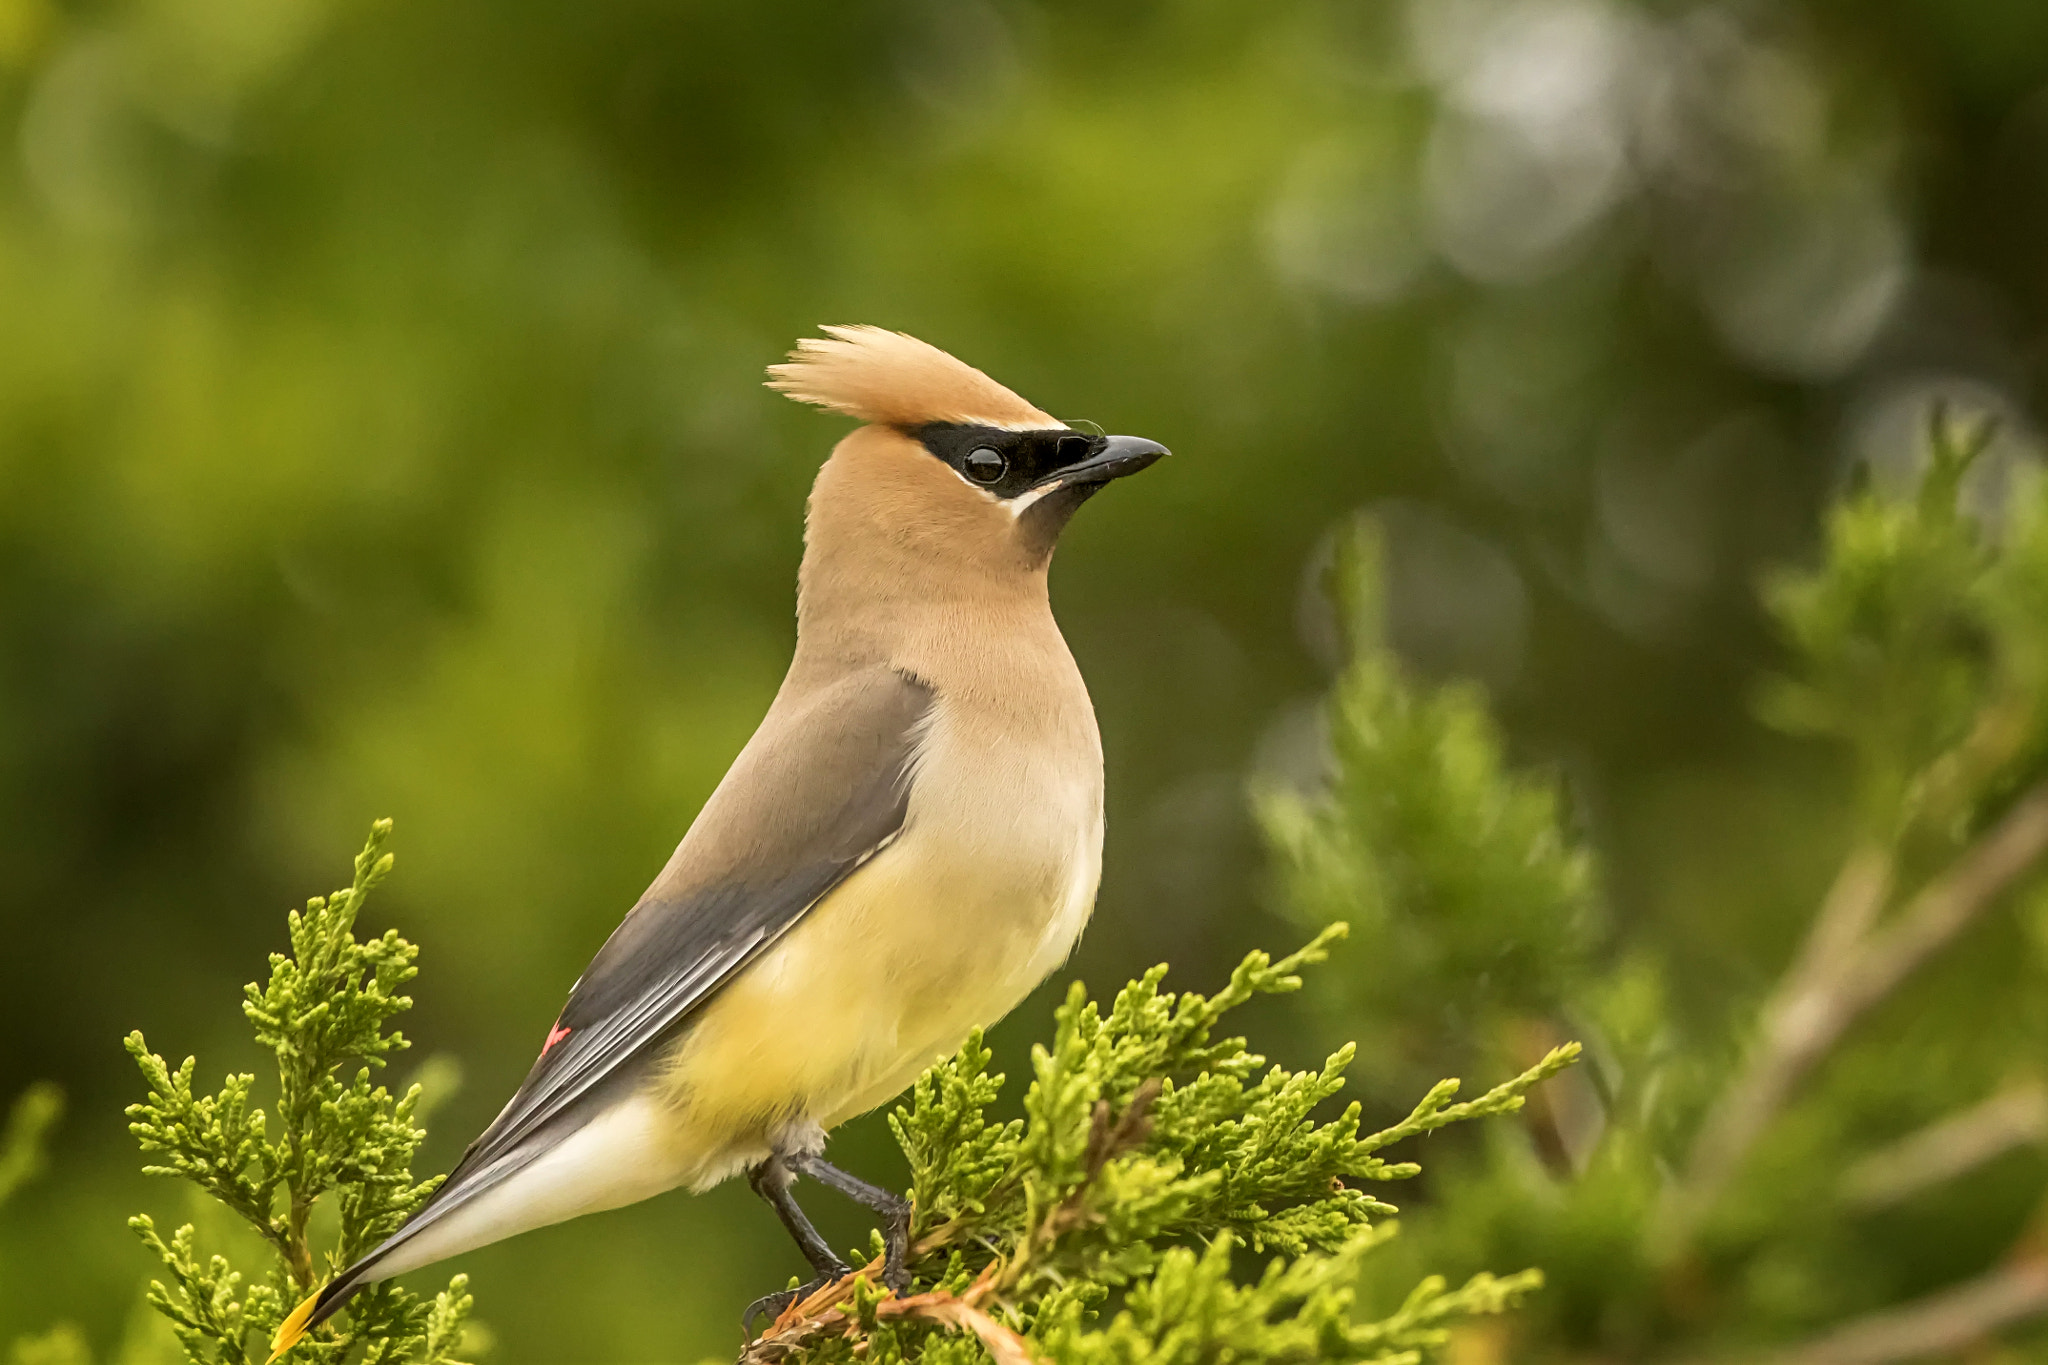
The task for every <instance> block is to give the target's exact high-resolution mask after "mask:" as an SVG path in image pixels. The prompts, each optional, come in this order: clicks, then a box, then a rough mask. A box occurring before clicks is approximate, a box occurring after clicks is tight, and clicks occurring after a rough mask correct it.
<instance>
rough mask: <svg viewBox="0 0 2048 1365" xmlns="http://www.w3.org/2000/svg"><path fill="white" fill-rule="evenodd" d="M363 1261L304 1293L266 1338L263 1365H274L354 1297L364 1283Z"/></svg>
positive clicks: (364, 1267)
mask: <svg viewBox="0 0 2048 1365" xmlns="http://www.w3.org/2000/svg"><path fill="white" fill-rule="evenodd" d="M369 1268H370V1267H369V1265H368V1263H367V1262H363V1261H358V1262H357V1263H356V1264H355V1265H352V1266H350V1267H349V1268H348V1269H347V1270H345V1271H343V1272H342V1273H341V1274H339V1275H337V1276H335V1277H334V1278H333V1279H331V1280H329V1281H328V1282H327V1283H326V1284H324V1285H322V1286H321V1287H320V1288H319V1289H317V1290H315V1291H314V1292H313V1293H311V1294H308V1295H307V1296H306V1297H305V1299H304V1300H302V1301H301V1302H300V1304H299V1306H298V1307H297V1308H294V1309H292V1311H291V1316H289V1317H287V1318H286V1319H285V1320H284V1321H283V1322H281V1323H279V1324H278V1326H277V1334H276V1335H275V1336H273V1337H271V1339H270V1360H269V1361H267V1362H265V1365H275V1362H276V1360H277V1358H278V1357H279V1356H281V1355H283V1354H284V1353H285V1352H286V1351H289V1350H290V1349H291V1348H292V1347H294V1346H296V1345H298V1344H299V1339H300V1338H301V1337H303V1336H305V1335H306V1333H308V1332H310V1331H312V1330H313V1329H314V1328H315V1327H318V1326H319V1325H320V1324H321V1323H323V1322H325V1321H327V1319H328V1318H330V1317H332V1316H334V1314H335V1313H336V1312H337V1311H338V1310H339V1309H340V1308H341V1306H342V1305H343V1304H345V1303H347V1302H348V1301H349V1300H350V1299H352V1298H354V1297H355V1293H356V1291H357V1290H358V1289H361V1288H362V1287H363V1285H364V1284H365V1283H366V1281H365V1279H364V1274H365V1272H367V1271H368V1270H369Z"/></svg>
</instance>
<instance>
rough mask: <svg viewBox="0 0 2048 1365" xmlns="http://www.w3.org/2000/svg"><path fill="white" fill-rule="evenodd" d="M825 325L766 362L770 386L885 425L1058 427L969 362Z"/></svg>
mask: <svg viewBox="0 0 2048 1365" xmlns="http://www.w3.org/2000/svg"><path fill="white" fill-rule="evenodd" d="M820 330H821V331H823V332H824V333H825V336H823V337H805V338H804V339H803V340H801V341H799V342H797V344H796V349H795V350H794V351H791V352H790V353H789V359H788V360H787V361H785V362H783V363H782V364H780V365H770V366H769V367H768V373H769V374H770V375H771V376H772V377H771V378H770V379H769V380H768V387H769V388H771V389H778V390H780V391H781V392H783V393H786V394H788V395H789V396H790V397H791V398H794V399H795V400H796V401H797V402H799V403H816V404H817V405H818V406H819V407H821V408H829V409H830V410H831V411H833V412H840V413H844V414H846V415H847V416H848V417H854V418H858V419H859V420H860V421H863V422H873V423H875V424H877V425H880V426H894V427H914V426H921V425H923V424H924V423H926V422H972V423H975V424H977V425H981V426H996V427H1014V428H1020V429H1023V428H1033V427H1057V426H1060V425H1061V423H1060V421H1059V420H1058V419H1057V418H1055V417H1052V416H1050V415H1048V414H1046V413H1043V412H1040V411H1039V410H1038V409H1037V408H1035V407H1033V406H1031V404H1029V403H1027V402H1025V401H1024V400H1023V399H1021V398H1019V397H1018V396H1017V395H1016V394H1014V393H1011V392H1010V391H1009V390H1008V389H1006V388H1004V387H1003V386H1002V385H1001V384H998V383H996V381H995V380H993V379H990V378H989V377H988V376H987V375H985V374H983V373H982V372H981V371H980V370H977V369H975V368H974V367H973V366H972V365H968V364H965V363H963V362H962V361H959V360H956V359H954V358H953V357H952V356H950V355H947V354H946V353H945V352H944V351H942V350H940V349H939V348H938V347H936V346H931V345H927V344H926V343H925V342H922V341H919V340H918V339H917V338H916V337H913V336H906V335H904V334H903V333H902V332H891V331H888V330H887V329H885V328H881V327H865V326H861V327H824V328H821V329H820Z"/></svg>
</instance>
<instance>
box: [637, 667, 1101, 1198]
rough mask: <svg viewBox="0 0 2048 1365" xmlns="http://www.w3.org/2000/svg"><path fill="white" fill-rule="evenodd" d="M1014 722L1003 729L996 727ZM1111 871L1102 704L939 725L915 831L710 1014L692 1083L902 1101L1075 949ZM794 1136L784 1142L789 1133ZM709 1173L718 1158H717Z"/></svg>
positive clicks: (754, 1093)
mask: <svg viewBox="0 0 2048 1365" xmlns="http://www.w3.org/2000/svg"><path fill="white" fill-rule="evenodd" d="M991 721H1001V722H1003V723H989V722H991ZM1101 867H1102V755H1101V746H1100V741H1099V740H1098V739H1097V737H1096V732H1095V726H1094V715H1093V712H1092V711H1091V710H1088V709H1087V708H1086V705H1085V694H1083V703H1082V706H1081V708H1080V709H1079V711H1078V714H1077V713H1076V711H1075V710H1074V709H1073V708H1071V707H1068V708H1051V709H1048V710H1047V711H1046V713H1045V714H1042V715H1040V716H1038V717H1035V718H1026V719H1025V720H1023V721H1021V722H1020V721H1019V719H1018V718H1017V717H1015V716H1014V715H1013V716H1009V717H990V716H987V715H980V714H974V713H963V712H962V711H960V710H958V709H956V708H949V707H948V706H946V705H944V704H943V702H942V703H941V704H940V705H939V706H937V707H935V708H934V710H933V712H932V713H931V714H930V715H929V716H928V717H927V719H926V721H925V729H924V732H923V733H922V734H921V735H920V737H919V743H918V745H917V748H916V756H915V759H914V761H913V764H912V767H911V770H910V800H909V810H908V814H907V817H906V819H905V821H904V825H903V829H902V831H901V833H899V834H898V835H897V837H896V838H895V839H894V840H893V841H892V842H891V843H890V844H889V845H888V846H887V847H885V848H884V849H883V850H882V851H881V852H880V853H878V854H876V855H875V856H874V857H873V858H871V859H870V860H869V861H868V862H867V863H866V864H865V865H863V866H862V867H861V868H860V869H859V870H858V871H856V872H855V873H854V874H853V875H852V876H850V877H848V878H847V879H846V881H844V882H842V883H841V884H840V885H839V886H838V887H837V888H835V889H834V890H833V891H832V892H831V893H830V894H828V895H827V896H826V897H825V898H824V900H822V901H821V902H820V903H819V904H818V905H817V906H816V907H815V908H814V909H813V910H812V911H811V912H810V913H809V914H808V915H806V916H805V917H804V918H803V920H802V921H800V922H799V923H798V924H797V926H796V927H795V928H793V929H792V930H791V931H790V932H789V933H788V934H787V935H785V936H784V937H783V938H782V939H781V940H780V941H779V942H778V943H776V944H775V945H774V946H773V947H772V948H770V949H769V950H768V951H767V952H765V953H764V954H763V955H762V956H761V957H760V958H759V959H758V960H757V961H756V962H755V963H754V964H753V965H752V966H751V967H749V968H748V969H747V970H746V971H745V972H744V973H743V974H742V975H741V976H740V977H739V978H738V979H736V980H735V981H734V982H733V983H732V985H731V986H730V987H728V988H727V989H726V990H725V991H724V992H722V993H721V996H720V998H719V999H718V1000H717V1001H716V1002H714V1004H713V1005H712V1006H711V1007H710V1008H708V1009H707V1010H706V1011H705V1013H704V1015H703V1016H702V1017H701V1018H700V1020H699V1021H698V1023H697V1024H696V1026H695V1027H694V1028H693V1030H692V1032H691V1034H690V1036H689V1037H688V1038H687V1039H686V1040H685V1042H684V1045H683V1048H682V1050H681V1053H680V1055H679V1056H678V1058H677V1059H676V1061H677V1064H676V1066H675V1068H674V1070H673V1085H674V1087H675V1090H676V1093H677V1094H679V1095H684V1094H687V1095H692V1096H695V1097H697V1099H696V1102H695V1106H694V1107H695V1112H696V1113H697V1115H698V1118H699V1119H700V1120H702V1119H704V1118H708V1117H709V1115H708V1114H707V1113H706V1112H705V1110H704V1109H703V1102H704V1101H705V1100H706V1099H709V1098H712V1097H716V1100H717V1103H719V1104H721V1105H723V1106H724V1107H725V1108H728V1109H730V1110H731V1111H732V1114H731V1121H730V1123H729V1124H726V1125H721V1126H729V1127H732V1128H734V1129H735V1130H747V1131H751V1129H748V1127H747V1125H748V1124H750V1123H752V1122H754V1120H751V1119H748V1118H747V1116H748V1115H766V1114H771V1113H781V1114H785V1115H789V1116H792V1117H797V1116H801V1117H802V1118H803V1119H804V1121H805V1122H812V1121H815V1122H816V1123H817V1124H819V1125H821V1126H822V1127H824V1128H830V1127H832V1126H833V1125H834V1124H836V1123H838V1122H839V1121H841V1120H843V1119H845V1118H847V1117H851V1116H852V1115H854V1114H857V1113H860V1112H862V1111H864V1110H866V1109H868V1108H871V1107H873V1106H874V1105H876V1104H878V1103H881V1102H882V1101H884V1100H887V1099H888V1098H889V1097H890V1096H892V1095H894V1094H895V1093H897V1092H898V1091H899V1090H901V1089H902V1088H903V1087H904V1086H905V1085H907V1084H909V1082H910V1081H911V1080H912V1079H913V1078H914V1077H915V1076H916V1075H917V1073H918V1072H919V1071H921V1070H922V1069H923V1068H924V1067H926V1066H928V1065H929V1064H930V1063H931V1062H932V1061H933V1060H935V1059H936V1058H937V1057H939V1056H941V1055H943V1054H945V1053H947V1052H950V1051H951V1050H952V1049H954V1048H955V1047H957V1046H959V1043H960V1040H961V1039H962V1038H963V1037H964V1036H965V1035H966V1033H967V1031H968V1030H969V1029H972V1028H974V1027H976V1026H977V1025H983V1024H989V1023H993V1022H994V1021H995V1020H997V1019H1000V1018H1001V1017H1002V1016H1003V1015H1005V1014H1007V1013H1008V1012H1009V1011H1010V1010H1011V1009H1012V1008H1014V1007H1015V1006H1016V1004H1017V1003H1018V1002H1019V1001H1021V1000H1022V999H1023V998H1024V996H1025V995H1027V994H1029V993H1030V991H1031V989H1032V987H1034V986H1036V985H1037V984H1038V983H1039V982H1040V981H1042V980H1044V979H1045V977H1046V976H1047V975H1048V974H1049V973H1051V972H1052V971H1053V970H1054V969H1056V968H1057V967H1058V966H1059V965H1060V963H1061V962H1063V961H1064V960H1065V959H1066V957H1067V954H1068V953H1069V952H1070V951H1071V950H1072V948H1073V945H1074V941H1075V940H1076V939H1077V938H1078V937H1079V936H1080V933H1081V930H1082V929H1083V928H1084V927H1085V926H1086V924H1087V921H1088V915H1089V912H1090V911H1091V910H1092V909H1093V907H1094V902H1095V889H1096V883H1097V881H1098V879H1099V876H1100V873H1101ZM777 1140H781V1139H777ZM707 1169H709V1167H707Z"/></svg>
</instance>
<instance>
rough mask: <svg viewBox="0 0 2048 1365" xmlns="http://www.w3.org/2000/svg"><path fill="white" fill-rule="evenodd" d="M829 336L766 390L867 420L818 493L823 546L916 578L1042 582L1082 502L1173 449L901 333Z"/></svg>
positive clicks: (818, 533)
mask: <svg viewBox="0 0 2048 1365" xmlns="http://www.w3.org/2000/svg"><path fill="white" fill-rule="evenodd" d="M824 331H825V333H826V336H825V337H822V338H813V337H807V338H805V339H804V340H802V341H800V342H798V343H797V348H796V350H795V351H793V352H791V353H790V357H789V359H788V360H787V361H786V362H784V363H782V364H780V365H771V366H769V367H768V372H769V374H770V376H771V378H770V379H769V380H768V385H769V387H770V388H774V389H779V390H781V391H782V392H783V393H785V394H787V395H789V396H790V397H791V398H794V399H796V400H798V401H799V402H804V403H815V404H817V405H818V406H819V407H822V408H827V409H829V410H831V411H833V412H838V413H843V414H845V415H846V416H848V417H853V418H857V419H858V420H860V421H861V422H863V423H865V425H863V426H862V427H861V428H860V429H859V430H857V431H855V432H853V433H852V434H851V435H849V436H848V437H847V438H846V439H845V440H843V441H841V442H840V443H839V445H838V447H837V448H836V449H835V450H834V451H833V452H832V458H831V459H829V460H827V461H826V463H825V467H824V468H823V469H822V470H820V471H819V473H818V481H817V484H816V485H815V486H814V487H813V489H812V490H811V502H810V510H809V515H808V518H807V525H808V539H809V543H810V548H811V551H812V552H813V553H814V554H820V555H827V556H831V557H833V558H835V559H836V558H842V557H850V558H860V559H863V560H867V561H870V562H873V563H875V564H876V565H877V567H882V566H886V568H885V569H884V571H885V572H889V573H902V572H912V573H915V574H916V575H917V576H918V577H919V578H921V579H922V578H924V577H926V575H927V573H931V574H937V575H945V574H948V573H966V574H970V575H971V576H972V577H973V578H975V579H977V580H981V581H986V580H987V578H989V577H995V578H999V579H1000V578H1005V577H1013V576H1022V577H1025V578H1036V577H1040V576H1042V575H1043V573H1044V571H1045V566H1046V563H1047V561H1048V560H1049V559H1050V558H1051V557H1052V550H1053V545H1054V543H1055V542H1056V541H1057V540H1058V538H1059V534H1060V531H1061V529H1062V528H1064V527H1065V526H1066V524H1067V519H1068V518H1069V517H1071V516H1073V514H1074V511H1075V509H1076V508H1078V507H1079V506H1080V505H1081V504H1082V503H1083V502H1086V501H1087V500H1088V498H1089V497H1091V496H1092V495H1093V494H1095V493H1096V492H1097V491H1099V490H1100V489H1101V488H1102V487H1103V486H1104V485H1106V484H1108V483H1109V482H1110V481H1111V480H1113V479H1119V478H1122V477H1123V476H1125V475H1126V474H1135V473H1137V472H1138V471H1139V470H1141V469H1144V468H1146V467H1147V466H1149V465H1151V464H1153V463H1154V462H1155V461H1157V460H1158V459H1160V458H1161V457H1162V456H1164V455H1165V454H1166V453H1167V451H1166V447H1164V446H1162V445H1159V444H1157V443H1156V442H1153V441H1147V440H1144V439H1142V438H1140V437H1136V436H1102V435H1097V434H1094V433H1092V432H1086V431H1077V430H1075V429H1074V428H1072V427H1070V426H1068V425H1067V424H1066V423H1064V422H1062V421H1060V420H1059V419H1058V418H1056V417H1053V416H1051V415H1050V414H1048V413H1045V412H1041V411H1040V410H1039V409H1037V408H1035V407H1033V406H1032V405H1031V404H1029V403H1027V402H1025V401H1024V400H1023V399H1022V398H1019V397H1018V396H1017V395H1016V394H1014V393H1012V392H1010V391H1009V390H1008V389H1006V388H1004V387H1003V386H1002V385H1001V384H998V383H996V382H995V381H994V380H993V379H990V378H989V377H988V376H987V375H985V374H983V373H982V372H981V371H980V370H977V369H975V368H974V367H973V366H971V365H967V364H963V363H962V362H961V361H959V360H956V359H954V358H953V357H952V356H950V355H948V354H946V353H945V352H944V351H941V350H939V349H938V348H937V347H935V346H930V345H927V344H926V343H924V342H922V341H919V340H918V339H917V338H915V337H910V336H905V335H904V334H903V333H901V332H890V331H885V330H884V329H882V328H880V327H827V328H825V329H824Z"/></svg>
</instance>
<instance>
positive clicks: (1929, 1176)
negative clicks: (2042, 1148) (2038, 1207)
mask: <svg viewBox="0 0 2048 1365" xmlns="http://www.w3.org/2000/svg"><path fill="white" fill-rule="evenodd" d="M2044 1140H2048V1089H2044V1088H2043V1087H2042V1085H2041V1083H2040V1082H2039V1081H2035V1080H2030V1081H2024V1082H2021V1083H2020V1084H2018V1085H2013V1086H2009V1087H2008V1088H2006V1089H2004V1090H2002V1091H2000V1092H1999V1093H1998V1094H1996V1095H1993V1096H1992V1097H1991V1098H1989V1099H1987V1100H1981V1101H1979V1102H1978V1103H1976V1104H1973V1105H1971V1106H1970V1107H1969V1108H1968V1109H1965V1110H1963V1111H1961V1112H1960V1113H1956V1114H1951V1115H1949V1116H1948V1117H1947V1118H1945V1119H1942V1120H1940V1121H1939V1122H1937V1123H1932V1124H1929V1125H1928V1126H1927V1127H1925V1128H1922V1129H1920V1130H1919V1131H1918V1132H1914V1133H1909V1134H1907V1135H1906V1136H1905V1137H1904V1138H1901V1139H1900V1140H1899V1141H1897V1142H1895V1143H1893V1144H1892V1145H1891V1146H1889V1147H1886V1148H1883V1149H1882V1150H1879V1151H1876V1152H1872V1153H1871V1154H1870V1155H1869V1156H1867V1157H1864V1158H1863V1159H1862V1160H1861V1161H1858V1162H1857V1163H1856V1164H1855V1165H1854V1166H1851V1167H1850V1168H1849V1172H1848V1174H1847V1175H1845V1176H1843V1177H1842V1197H1843V1198H1844V1199H1846V1200H1848V1201H1849V1202H1850V1203H1851V1204H1854V1205H1856V1206H1857V1207H1859V1208H1864V1209H1874V1208H1883V1207H1885V1206H1886V1205H1890V1204H1896V1203H1898V1202H1899V1201H1900V1200H1902V1199H1909V1198H1911V1197H1912V1196H1913V1195H1915V1194H1918V1193H1919V1192H1920V1191H1922V1190H1925V1189H1929V1188H1931V1187H1933V1186H1935V1185H1939V1184H1942V1183H1944V1182H1946V1181H1949V1180H1953V1179H1955V1178H1956V1177H1957V1176H1959V1175H1961V1174H1963V1173H1964V1172H1965V1171H1970V1170H1974V1169H1976V1168H1977V1167H1979V1166H1981V1165H1983V1164H1984V1163H1985V1162H1987V1161H1991V1160H1994V1159H1996V1158H1997V1157H2000V1156H2003V1155H2004V1154H2005V1153H2007V1152H2009V1151H2011V1150H2013V1149H2014V1148H2015V1147H2024V1146H2026V1145H2028V1144H2030V1143H2038V1142H2042V1141H2044Z"/></svg>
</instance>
